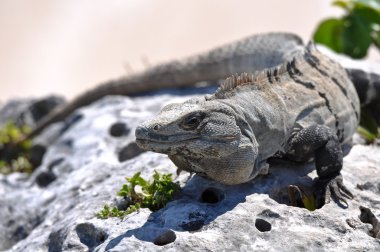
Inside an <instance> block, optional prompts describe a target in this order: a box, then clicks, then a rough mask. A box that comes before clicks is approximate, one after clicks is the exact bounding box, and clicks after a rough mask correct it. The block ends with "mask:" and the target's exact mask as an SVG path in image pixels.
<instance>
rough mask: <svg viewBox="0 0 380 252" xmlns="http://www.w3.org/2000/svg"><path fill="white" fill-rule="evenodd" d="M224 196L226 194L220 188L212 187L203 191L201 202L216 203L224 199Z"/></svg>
mask: <svg viewBox="0 0 380 252" xmlns="http://www.w3.org/2000/svg"><path fill="white" fill-rule="evenodd" d="M223 198H224V195H223V193H222V192H221V191H220V190H219V189H217V188H212V187H210V188H207V189H206V190H204V191H203V192H202V195H201V199H200V202H202V203H209V204H216V203H218V202H219V201H221V200H223Z"/></svg>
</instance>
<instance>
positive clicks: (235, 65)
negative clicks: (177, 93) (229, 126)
mask: <svg viewBox="0 0 380 252" xmlns="http://www.w3.org/2000/svg"><path fill="white" fill-rule="evenodd" d="M300 50H303V44H302V40H301V39H300V38H299V37H298V36H297V35H294V34H290V33H268V34H261V35H254V36H251V37H247V38H245V39H242V40H239V41H237V42H234V43H230V44H227V45H224V46H221V47H218V48H216V49H213V50H211V51H208V52H206V53H203V54H199V55H196V56H193V57H190V58H187V59H184V60H175V61H172V62H169V63H166V64H162V65H158V66H156V67H152V68H151V69H148V70H147V71H145V72H142V73H140V74H136V75H133V76H130V77H123V78H120V79H118V80H114V81H109V82H106V83H103V84H101V85H99V86H97V87H95V88H94V89H92V90H89V91H88V92H86V93H84V94H82V95H80V96H78V97H77V98H75V99H74V100H73V101H72V102H70V103H68V104H67V105H65V106H63V107H59V108H57V109H56V110H54V111H53V112H51V113H50V114H49V115H47V116H46V117H45V118H43V119H42V120H41V121H40V122H39V123H38V124H37V126H36V127H35V128H34V129H33V130H32V132H31V133H30V134H28V135H26V136H25V138H24V139H30V138H32V137H34V136H36V135H38V134H39V133H40V132H41V131H42V130H44V129H45V128H46V127H47V126H49V125H50V124H52V123H54V122H57V121H61V120H63V119H64V118H65V117H67V116H68V115H69V114H71V113H72V112H73V111H74V110H76V109H78V108H79V107H82V106H86V105H88V104H90V103H92V102H94V101H96V100H98V99H100V98H102V97H104V96H106V95H134V94H138V93H141V92H146V91H151V90H157V89H162V88H173V87H184V86H192V85H194V84H195V83H197V82H201V81H217V80H220V79H224V78H226V77H228V76H230V75H232V74H234V73H241V72H252V71H255V70H257V71H258V70H262V69H264V68H268V67H272V66H276V65H279V64H280V63H282V62H285V61H287V60H289V59H291V58H292V57H293V56H294V55H295V54H296V53H297V52H298V51H300Z"/></svg>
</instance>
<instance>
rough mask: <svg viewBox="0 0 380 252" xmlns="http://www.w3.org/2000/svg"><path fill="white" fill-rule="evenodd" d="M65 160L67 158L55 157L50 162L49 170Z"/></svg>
mask: <svg viewBox="0 0 380 252" xmlns="http://www.w3.org/2000/svg"><path fill="white" fill-rule="evenodd" d="M64 160H65V158H57V159H54V160H53V161H51V162H50V164H49V165H48V170H49V171H52V170H53V168H54V167H55V166H57V165H59V164H61V163H62V162H63V161H64Z"/></svg>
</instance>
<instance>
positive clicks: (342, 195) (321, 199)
mask: <svg viewBox="0 0 380 252" xmlns="http://www.w3.org/2000/svg"><path fill="white" fill-rule="evenodd" d="M315 187H316V190H315V192H314V194H315V198H316V202H317V208H321V207H322V206H323V205H325V204H328V203H329V202H330V199H331V198H332V197H333V198H336V199H337V200H338V201H340V202H344V204H346V206H347V207H348V203H347V200H346V198H348V199H353V197H354V195H353V194H352V193H351V192H350V190H348V188H347V187H346V186H345V185H344V184H343V178H342V175H340V174H339V175H337V176H335V177H333V178H329V179H321V178H318V179H317V181H316V184H315Z"/></svg>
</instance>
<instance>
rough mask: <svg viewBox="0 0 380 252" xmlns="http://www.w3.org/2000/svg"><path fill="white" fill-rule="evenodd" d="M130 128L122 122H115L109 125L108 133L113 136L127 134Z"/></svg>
mask: <svg viewBox="0 0 380 252" xmlns="http://www.w3.org/2000/svg"><path fill="white" fill-rule="evenodd" d="M130 131H131V130H130V129H129V128H128V126H127V125H126V124H125V123H123V122H117V123H114V124H112V125H111V127H110V129H109V131H108V132H109V134H110V135H111V136H113V137H121V136H127V135H128V134H129V132H130Z"/></svg>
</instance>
